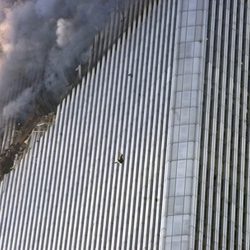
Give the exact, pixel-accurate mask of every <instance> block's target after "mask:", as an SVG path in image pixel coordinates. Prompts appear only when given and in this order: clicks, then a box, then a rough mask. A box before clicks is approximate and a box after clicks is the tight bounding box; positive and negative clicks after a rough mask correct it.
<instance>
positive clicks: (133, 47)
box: [0, 0, 250, 250]
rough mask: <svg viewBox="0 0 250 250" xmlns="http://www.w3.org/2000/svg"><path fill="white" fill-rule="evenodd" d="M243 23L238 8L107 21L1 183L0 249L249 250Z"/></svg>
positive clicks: (139, 13)
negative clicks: (68, 88)
mask: <svg viewBox="0 0 250 250" xmlns="http://www.w3.org/2000/svg"><path fill="white" fill-rule="evenodd" d="M249 17H250V3H248V2H247V1H242V0H224V1H222V0H221V1H215V0H214V1H210V0H189V1H186V0H181V1H178V0H173V1H167V0H158V1H146V0H145V1H140V2H139V3H138V4H136V5H134V6H132V7H131V8H130V10H129V12H128V13H127V14H126V15H124V16H123V17H122V18H121V16H120V14H119V15H117V16H114V18H113V19H112V22H111V24H110V26H109V28H107V30H105V31H104V32H103V33H101V34H99V35H98V36H97V37H96V40H95V43H94V45H93V49H92V57H91V59H90V65H91V67H90V69H89V71H88V73H87V74H86V75H85V76H84V77H83V80H82V83H81V84H79V85H78V86H77V87H75V88H74V89H73V91H72V93H70V94H69V95H68V96H67V97H66V98H65V99H64V100H63V102H62V103H61V104H60V105H59V106H58V108H57V112H56V118H55V121H54V123H53V124H52V125H51V126H50V128H49V129H48V130H47V131H46V132H41V131H40V132H39V133H38V132H37V131H34V132H33V133H32V137H31V142H30V149H29V151H28V152H27V154H26V155H25V157H24V158H23V159H22V160H21V162H20V163H19V164H17V165H16V167H15V170H14V171H12V172H11V173H10V174H9V175H8V176H5V178H4V181H3V182H2V183H1V184H0V249H1V250H17V249H18V250H19V249H22V250H29V249H30V250H31V249H36V250H39V249H57V250H59V249H62V250H66V249H88V250H90V249H93V250H104V249H107V250H113V249H114V250H118V249H122V250H125V249H126V250H132V249H134V250H139V249H141V250H142V249H143V250H144V249H148V250H151V249H155V250H156V249H157V250H158V249H159V250H187V249H193V250H198V249H218V250H219V249H235V250H236V249H237V250H238V249H245V250H247V249H249V242H250V239H249V237H250V223H249V215H250V214H249V213H250V204H249V202H250V190H249V188H250V187H249V183H250V178H249V177H250V173H249V155H250V152H249V129H250V125H249V122H250V115H249V105H250V97H249V83H248V82H249V44H250V43H249V34H250V33H249V31H250V30H249V28H250V23H249ZM117 22H118V23H119V25H118V26H117V25H116V24H117ZM124 23H125V24H124ZM7 137H8V136H7ZM121 156H123V160H121Z"/></svg>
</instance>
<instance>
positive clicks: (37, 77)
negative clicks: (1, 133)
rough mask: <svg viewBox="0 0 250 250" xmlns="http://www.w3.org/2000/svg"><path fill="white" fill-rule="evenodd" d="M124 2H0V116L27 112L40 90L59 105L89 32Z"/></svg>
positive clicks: (81, 59) (85, 55)
mask: <svg viewBox="0 0 250 250" xmlns="http://www.w3.org/2000/svg"><path fill="white" fill-rule="evenodd" d="M124 2H125V1H124V0H0V93H1V96H0V112H1V113H2V116H3V117H4V118H5V119H7V118H11V117H16V116H18V115H20V114H25V113H29V112H31V109H32V106H33V105H34V102H35V100H36V99H37V98H43V97H41V96H40V97H39V95H40V93H41V91H44V92H45V93H49V96H50V99H53V100H54V101H55V102H56V103H58V102H59V101H60V99H61V97H62V96H64V95H65V94H66V92H67V90H68V87H67V86H68V84H69V81H70V76H71V74H73V72H75V67H76V66H77V65H78V64H80V63H84V62H86V60H87V58H88V56H89V47H90V45H91V43H92V41H93V38H94V36H95V35H96V33H97V32H98V31H100V30H101V29H102V28H103V27H104V25H105V24H106V23H107V22H108V20H109V19H110V15H111V13H112V12H113V11H114V10H115V9H117V8H123V7H122V6H124ZM1 110H2V111H1ZM0 126H1V124H0Z"/></svg>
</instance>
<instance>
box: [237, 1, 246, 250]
mask: <svg viewBox="0 0 250 250" xmlns="http://www.w3.org/2000/svg"><path fill="white" fill-rule="evenodd" d="M238 5H239V10H238V20H237V23H238V28H237V31H238V40H237V41H238V48H237V54H238V58H237V75H238V79H237V85H238V88H239V90H238V91H239V92H238V98H237V100H238V107H237V110H236V117H237V120H238V124H237V127H236V130H238V143H237V147H236V152H235V153H236V154H237V177H236V187H235V189H236V190H235V192H236V194H235V195H236V199H235V203H236V213H235V230H234V234H235V236H234V238H235V240H234V242H235V243H234V249H235V250H236V249H242V247H243V246H242V237H243V234H242V218H243V197H244V188H243V187H244V175H245V166H244V163H245V161H244V160H243V159H245V152H244V150H245V138H246V134H245V132H246V119H245V118H246V110H247V107H246V82H245V81H244V80H245V73H244V70H245V65H244V63H245V61H244V55H245V43H246V41H245V35H246V26H244V21H245V18H246V8H245V6H244V3H243V2H239V3H238Z"/></svg>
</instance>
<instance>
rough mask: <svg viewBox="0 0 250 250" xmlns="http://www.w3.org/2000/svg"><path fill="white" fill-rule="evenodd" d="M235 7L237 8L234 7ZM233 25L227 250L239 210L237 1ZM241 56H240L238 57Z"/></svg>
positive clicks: (232, 240) (232, 244) (230, 244)
mask: <svg viewBox="0 0 250 250" xmlns="http://www.w3.org/2000/svg"><path fill="white" fill-rule="evenodd" d="M234 6H235V7H234ZM232 7H234V8H233V23H232V25H233V26H232V50H231V51H232V52H231V55H232V57H231V62H230V64H231V65H230V71H231V72H233V73H232V90H231V91H232V92H231V96H230V97H231V98H232V99H231V103H232V106H231V107H232V110H231V111H232V113H231V117H230V119H231V126H230V127H231V131H230V132H231V135H230V143H231V145H230V147H231V148H230V158H229V159H230V172H229V196H228V198H229V203H228V221H227V228H228V229H227V249H232V248H234V243H235V238H234V236H235V234H234V232H235V229H236V224H235V222H236V221H235V215H236V210H237V207H236V206H237V204H236V177H237V167H238V166H237V156H238V155H237V150H238V133H239V131H238V123H239V114H238V113H239V88H240V85H241V84H240V81H239V73H240V71H239V65H240V63H241V62H238V58H237V57H238V56H241V54H240V53H238V49H239V48H238V46H239V36H236V30H237V29H238V28H239V10H240V4H239V2H238V1H237V0H235V1H234V3H233V6H232ZM238 54H240V55H238Z"/></svg>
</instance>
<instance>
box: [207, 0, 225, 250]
mask: <svg viewBox="0 0 250 250" xmlns="http://www.w3.org/2000/svg"><path fill="white" fill-rule="evenodd" d="M221 7H222V8H221V11H222V14H221V15H222V18H221V19H222V20H221V24H220V25H221V26H220V27H221V28H220V31H219V32H218V34H221V35H219V36H218V40H219V41H220V42H221V43H220V54H219V56H220V63H219V79H218V82H219V96H218V115H217V129H216V131H217V132H216V148H215V167H216V168H217V170H216V174H215V176H214V178H215V182H214V200H213V209H214V211H213V214H212V227H213V229H212V237H211V247H212V248H213V249H220V247H219V240H220V238H221V233H220V227H219V223H220V219H221V217H222V215H221V207H222V206H223V201H222V198H223V196H224V194H223V193H222V192H221V187H222V180H223V178H224V177H223V175H222V167H223V146H224V131H225V127H224V125H225V120H224V117H225V100H226V95H225V93H226V79H225V78H226V65H227V48H228V46H226V44H227V40H228V28H229V26H228V17H229V16H228V15H227V12H228V10H227V8H226V2H225V1H224V2H222V3H221Z"/></svg>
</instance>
